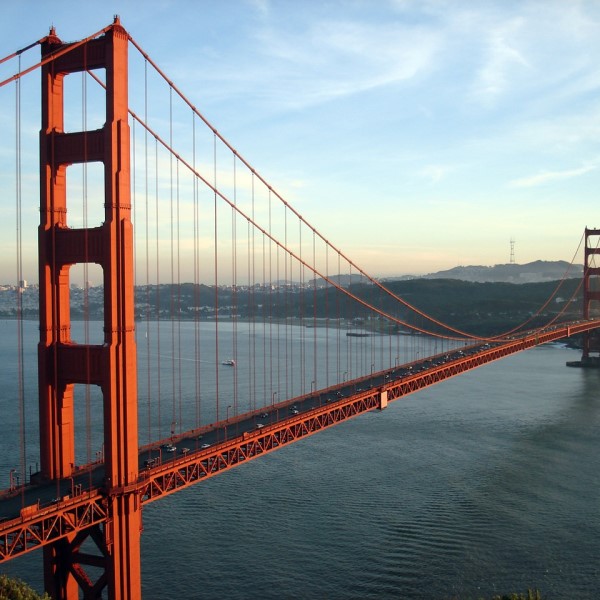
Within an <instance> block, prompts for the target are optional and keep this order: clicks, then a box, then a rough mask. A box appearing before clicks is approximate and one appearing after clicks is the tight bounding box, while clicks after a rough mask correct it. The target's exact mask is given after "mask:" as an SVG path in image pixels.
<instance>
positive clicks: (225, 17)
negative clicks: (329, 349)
mask: <svg viewBox="0 0 600 600" xmlns="http://www.w3.org/2000/svg"><path fill="white" fill-rule="evenodd" d="M2 12H3V19H2V22H3V27H2V42H0V55H1V56H5V55H7V54H9V53H10V52H12V51H14V50H16V49H17V48H21V47H23V46H24V45H26V44H28V43H30V42H32V41H34V40H36V39H38V38H40V37H43V36H44V35H45V34H46V33H47V32H48V28H49V26H50V25H54V26H55V27H56V30H57V33H58V35H59V36H60V37H61V39H63V40H64V41H69V40H76V39H80V38H82V37H85V36H86V35H89V34H90V33H93V32H94V31H97V30H99V29H101V28H102V27H103V26H105V25H108V24H109V23H111V22H112V17H113V15H114V14H119V15H120V18H121V22H122V24H123V25H124V26H125V28H126V29H127V30H128V31H129V33H130V34H131V35H132V37H133V38H134V39H135V40H136V41H137V42H138V43H139V44H140V45H141V46H142V47H143V48H144V49H145V50H146V51H147V52H148V54H149V55H150V56H151V57H152V58H153V59H154V60H155V61H156V62H157V63H158V64H159V66H160V67H161V68H162V69H163V70H164V71H165V72H166V73H167V74H168V76H169V77H170V78H171V79H172V80H173V81H174V82H175V83H176V84H177V85H178V86H179V87H180V88H181V89H182V90H183V91H184V92H185V94H186V95H187V97H188V98H189V99H190V100H192V101H193V102H194V104H195V105H196V106H197V107H198V108H199V109H200V111H201V112H202V113H203V114H204V115H205V116H206V117H207V118H208V119H209V120H210V121H211V122H212V123H213V124H214V125H215V126H216V127H217V128H218V129H219V131H220V132H221V133H222V134H223V135H224V136H225V137H226V138H227V139H228V140H229V141H230V142H231V143H232V144H233V145H234V146H235V147H236V148H237V149H238V150H239V151H240V153H241V154H242V155H243V156H244V157H246V158H247V159H248V160H249V161H250V163H252V164H253V165H254V166H255V167H256V168H257V169H258V170H259V171H260V172H261V174H262V175H263V176H264V177H265V178H266V179H267V180H269V181H270V182H271V184H272V185H273V186H274V187H275V188H276V189H277V190H278V191H279V192H280V193H281V194H282V195H283V196H284V197H285V198H286V199H287V200H288V201H289V202H290V203H291V204H292V205H293V206H294V207H295V208H296V209H297V210H298V211H299V212H301V213H302V215H303V216H304V217H305V218H306V219H307V220H308V221H309V222H311V223H312V224H313V225H314V226H315V227H316V228H317V229H318V230H320V231H321V232H322V233H323V235H325V236H326V237H327V238H328V239H329V240H331V241H332V242H333V243H334V244H336V245H337V246H339V247H340V248H341V249H342V250H344V251H345V252H346V253H347V254H348V255H349V256H351V257H352V258H353V259H354V260H355V261H356V262H357V263H359V264H360V265H361V266H362V267H364V269H365V270H367V271H368V272H369V273H370V274H372V275H374V276H385V275H394V274H395V275H400V274H406V273H414V274H420V273H429V272H433V271H437V270H440V269H445V268H450V267H453V266H456V265H468V264H482V265H493V264H498V263H506V262H508V261H509V257H510V240H511V238H512V239H514V240H515V246H514V247H515V258H516V261H517V262H519V263H525V262H529V261H532V260H536V259H542V260H559V259H562V260H570V259H571V257H572V255H573V252H574V251H575V249H576V247H577V244H578V242H579V239H580V237H581V234H582V232H583V229H584V227H586V226H588V227H594V226H599V227H600V219H599V218H598V215H597V211H596V206H597V204H598V190H599V189H600V185H599V184H600V176H599V165H600V144H599V140H600V94H599V93H598V92H599V88H600V61H599V57H600V3H598V2H596V1H583V0H582V1H569V0H562V1H556V2H553V1H551V0H544V1H527V0H525V1H518V2H517V1H510V0H506V1H504V0H495V1H478V2H474V1H467V0H465V1H460V0H456V1H442V0H440V1H433V0H432V1H427V0H425V1H410V0H331V1H316V0H314V1H311V0H305V1H303V2H293V1H291V0H289V1H286V0H230V1H223V2H214V1H210V2H209V1H204V0H196V1H177V2H176V1H169V0H163V1H152V0H149V1H148V0H147V1H145V2H114V1H111V0H105V1H104V2H101V3H99V2H86V1H83V2H79V1H78V2H72V1H70V0H63V1H60V0H59V1H57V2H54V3H48V2H33V1H18V0H15V1H13V2H10V3H9V2H5V3H3V7H2ZM0 91H2V90H0ZM0 102H2V96H0ZM3 106H4V105H3ZM2 110H3V111H5V113H6V110H7V109H6V108H2ZM4 118H5V119H6V114H5V116H4ZM36 175H37V174H36ZM580 262H581V258H580Z"/></svg>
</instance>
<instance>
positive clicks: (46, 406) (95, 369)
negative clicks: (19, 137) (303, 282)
mask: <svg viewBox="0 0 600 600" xmlns="http://www.w3.org/2000/svg"><path fill="white" fill-rule="evenodd" d="M42 59H43V60H44V61H47V62H46V63H45V64H44V66H43V67H42V127H41V131H40V177H41V194H40V209H41V210H40V226H39V230H38V239H39V285H40V341H39V345H38V370H39V405H40V456H41V473H40V476H41V477H43V478H46V479H49V480H60V479H65V478H70V477H73V475H74V473H75V472H76V466H75V432H74V422H75V421H74V406H73V404H74V395H73V388H74V386H75V385H76V384H87V385H97V386H99V387H100V389H101V391H102V406H101V407H100V406H99V407H96V408H95V409H94V408H93V409H92V412H93V414H95V415H97V418H101V419H103V430H104V434H103V435H104V489H105V495H104V499H103V502H104V505H105V507H106V510H107V514H108V519H107V521H106V522H105V523H104V524H103V526H102V527H101V526H96V527H90V528H88V529H84V530H83V531H78V532H76V533H74V534H73V535H71V536H70V537H68V538H67V539H66V540H64V539H63V540H59V542H56V543H55V544H52V545H50V546H46V547H45V548H44V582H45V587H46V590H47V591H48V592H49V593H50V594H51V595H52V596H53V597H54V598H57V599H65V600H67V599H68V600H74V599H75V598H79V597H80V593H83V597H84V598H100V597H102V593H103V590H104V589H105V588H108V595H109V597H110V598H111V599H115V600H121V599H126V598H140V597H141V574H140V535H141V509H140V502H139V498H138V496H137V494H136V491H135V490H136V485H135V484H136V482H137V479H138V422H137V418H138V417H137V373H136V368H137V367H136V346H135V337H134V335H135V334H134V297H133V244H134V240H133V229H132V223H131V197H130V165H129V162H130V147H129V144H130V141H129V138H130V134H129V123H128V117H129V115H128V35H127V32H126V31H125V30H124V29H123V27H122V26H121V25H120V22H119V19H118V17H116V18H115V21H114V23H113V24H112V25H111V26H110V27H109V28H107V30H106V31H105V33H104V34H103V35H101V36H100V37H97V38H95V39H89V40H85V41H83V42H75V43H71V44H63V43H62V42H61V40H60V39H59V38H58V37H57V36H56V34H55V32H54V30H51V31H50V35H49V36H48V37H47V38H46V39H45V40H44V42H43V43H42ZM96 69H104V71H105V83H106V121H105V123H104V125H103V126H102V127H101V128H100V129H96V130H93V131H79V132H68V133H67V132H65V128H64V106H65V93H64V79H65V77H66V76H68V75H70V74H72V73H77V72H85V71H88V70H96ZM91 162H99V163H101V164H102V165H103V167H104V222H103V223H102V224H101V225H100V226H98V227H91V228H86V227H83V228H73V227H70V226H69V221H68V218H67V217H68V211H67V208H68V204H69V202H68V200H69V198H67V195H68V194H67V185H66V179H67V167H68V166H69V165H73V164H84V163H91ZM81 263H96V264H98V265H100V267H101V268H102V272H103V285H104V333H103V338H104V339H103V343H102V344H97V345H91V344H79V343H75V342H74V341H73V340H72V339H71V324H70V285H69V271H70V267H71V266H72V265H75V264H81ZM84 543H85V544H87V546H92V551H93V553H90V552H89V551H88V548H87V547H86V546H84V545H83V544H84ZM93 545H95V548H94V547H93ZM96 550H97V553H96ZM85 565H88V566H91V567H93V569H95V571H94V573H97V572H98V569H99V570H100V571H101V574H100V576H99V577H98V578H97V579H96V580H95V581H93V580H92V576H91V575H90V574H89V573H88V572H86V570H85V569H84V566H85Z"/></svg>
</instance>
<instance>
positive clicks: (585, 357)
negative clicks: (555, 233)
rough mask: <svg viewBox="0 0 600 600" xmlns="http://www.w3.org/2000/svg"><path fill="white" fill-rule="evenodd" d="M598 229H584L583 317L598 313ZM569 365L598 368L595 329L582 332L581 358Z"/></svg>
mask: <svg viewBox="0 0 600 600" xmlns="http://www.w3.org/2000/svg"><path fill="white" fill-rule="evenodd" d="M599 244H600V229H587V228H586V230H585V260H584V265H583V318H584V319H590V318H598V314H600V264H597V263H596V256H600V247H599ZM567 366H569V367H588V368H590V367H593V368H600V337H599V334H598V333H597V332H596V330H593V331H586V332H585V333H584V334H583V344H582V353H581V360H577V361H571V362H568V363H567Z"/></svg>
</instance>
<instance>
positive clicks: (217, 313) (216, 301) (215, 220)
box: [213, 133, 219, 422]
mask: <svg viewBox="0 0 600 600" xmlns="http://www.w3.org/2000/svg"><path fill="white" fill-rule="evenodd" d="M213 187H214V189H215V192H214V240H213V243H214V277H215V422H218V421H219V261H218V258H217V250H218V241H219V235H218V233H219V232H218V215H217V209H218V205H217V199H218V196H217V134H216V133H213Z"/></svg>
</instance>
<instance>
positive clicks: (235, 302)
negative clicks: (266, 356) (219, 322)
mask: <svg viewBox="0 0 600 600" xmlns="http://www.w3.org/2000/svg"><path fill="white" fill-rule="evenodd" d="M236 167H237V163H236V157H235V154H234V155H233V207H232V208H231V274H232V281H233V289H232V290H231V291H232V305H233V311H232V312H233V314H232V315H231V318H232V321H233V337H232V346H233V361H234V363H235V364H236V365H237V361H238V352H237V342H238V337H237V334H238V330H237V325H238V319H237V313H238V293H237V288H238V279H237V211H236V210H235V207H236V206H237V172H236ZM232 375H233V414H234V415H236V414H237V411H238V406H237V401H238V377H237V375H238V368H237V366H235V367H234V369H233V373H232ZM227 416H229V413H227Z"/></svg>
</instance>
